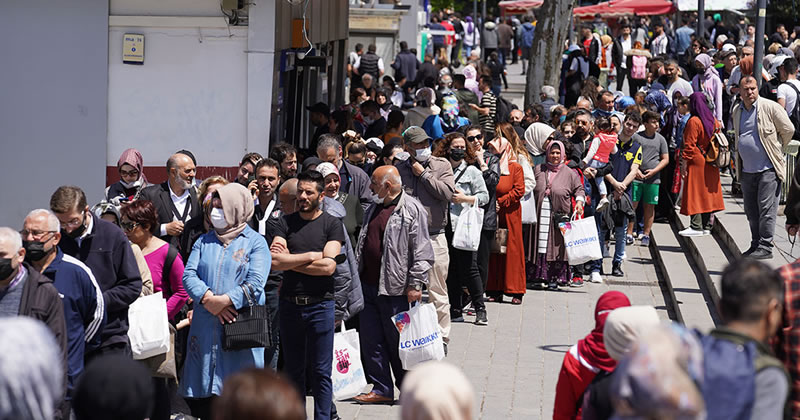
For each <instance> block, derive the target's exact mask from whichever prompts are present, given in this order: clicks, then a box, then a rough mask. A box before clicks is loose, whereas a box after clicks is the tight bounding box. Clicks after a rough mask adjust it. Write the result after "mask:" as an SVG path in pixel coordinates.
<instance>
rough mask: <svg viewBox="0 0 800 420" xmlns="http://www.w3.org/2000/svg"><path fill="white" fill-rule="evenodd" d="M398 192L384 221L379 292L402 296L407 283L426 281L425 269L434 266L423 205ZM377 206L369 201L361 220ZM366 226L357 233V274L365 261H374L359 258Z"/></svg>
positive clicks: (366, 262) (362, 250) (414, 283)
mask: <svg viewBox="0 0 800 420" xmlns="http://www.w3.org/2000/svg"><path fill="white" fill-rule="evenodd" d="M401 194H402V196H401V197H400V200H399V201H398V203H397V206H395V208H394V211H393V212H392V215H391V216H389V220H388V221H387V222H386V230H385V231H384V238H385V239H384V241H383V253H382V258H381V274H380V278H379V280H378V295H384V296H403V295H404V294H405V291H406V288H407V287H408V286H412V285H416V284H428V270H430V268H431V267H433V261H434V255H433V245H431V241H430V236H429V235H428V231H427V229H425V226H426V225H427V224H428V215H427V213H426V211H425V208H424V207H422V204H421V203H420V202H419V200H417V199H416V198H414V197H412V196H410V195H408V194H406V193H401ZM377 207H378V205H377V204H372V205H371V206H370V207H369V208H368V209H367V214H366V216H365V217H364V220H370V219H371V218H372V213H374V212H375V209H376V208H377ZM368 229H369V224H365V225H364V227H363V228H362V229H361V233H360V234H359V236H358V246H357V247H356V259H357V260H358V270H359V273H363V270H364V265H365V264H368V263H373V262H372V261H364V260H363V258H362V255H363V252H364V242H366V239H367V230H368Z"/></svg>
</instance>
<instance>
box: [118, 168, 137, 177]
mask: <svg viewBox="0 0 800 420" xmlns="http://www.w3.org/2000/svg"><path fill="white" fill-rule="evenodd" d="M119 174H120V175H122V176H139V171H137V170H136V169H134V170H132V171H126V170H123V169H120V170H119Z"/></svg>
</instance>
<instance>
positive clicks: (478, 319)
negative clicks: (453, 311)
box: [475, 310, 489, 325]
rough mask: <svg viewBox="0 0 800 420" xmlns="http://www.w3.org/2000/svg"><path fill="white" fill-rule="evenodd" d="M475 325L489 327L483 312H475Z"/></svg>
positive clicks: (487, 319)
mask: <svg viewBox="0 0 800 420" xmlns="http://www.w3.org/2000/svg"><path fill="white" fill-rule="evenodd" d="M475 325H489V318H487V317H486V311H485V310H479V311H477V312H475Z"/></svg>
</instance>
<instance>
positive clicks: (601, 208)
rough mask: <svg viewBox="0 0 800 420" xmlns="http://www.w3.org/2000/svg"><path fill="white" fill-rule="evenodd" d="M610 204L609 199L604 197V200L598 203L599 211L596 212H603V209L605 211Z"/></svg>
mask: <svg viewBox="0 0 800 420" xmlns="http://www.w3.org/2000/svg"><path fill="white" fill-rule="evenodd" d="M608 204H609V202H608V198H606V197H603V198H602V199H600V202H598V203H597V209H596V210H595V211H596V212H601V211H603V209H605V208H606V207H607V206H608Z"/></svg>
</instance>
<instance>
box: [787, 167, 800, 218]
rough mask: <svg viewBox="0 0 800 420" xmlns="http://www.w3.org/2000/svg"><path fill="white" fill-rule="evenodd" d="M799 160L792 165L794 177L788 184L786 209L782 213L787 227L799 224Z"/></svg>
mask: <svg viewBox="0 0 800 420" xmlns="http://www.w3.org/2000/svg"><path fill="white" fill-rule="evenodd" d="M798 165H800V160H798V161H797V163H795V165H794V176H792V179H791V181H790V182H789V195H788V196H787V197H786V209H785V210H784V211H783V213H784V215H786V224H787V225H798V224H800V173H798V172H797V171H798V169H800V166H798Z"/></svg>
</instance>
